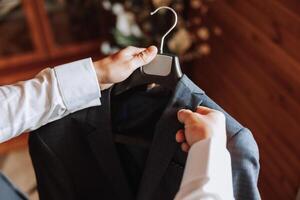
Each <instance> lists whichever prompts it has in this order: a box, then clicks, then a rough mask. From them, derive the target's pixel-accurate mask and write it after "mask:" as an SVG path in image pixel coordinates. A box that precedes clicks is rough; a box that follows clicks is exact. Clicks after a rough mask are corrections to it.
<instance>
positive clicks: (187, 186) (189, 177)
mask: <svg viewBox="0 0 300 200" xmlns="http://www.w3.org/2000/svg"><path fill="white" fill-rule="evenodd" d="M231 174H232V172H231V159H230V154H229V152H228V151H227V149H226V147H225V144H224V142H221V141H220V140H218V139H216V138H208V139H205V140H202V141H199V142H197V143H195V144H194V145H193V146H192V147H191V149H190V151H189V154H188V158H187V162H186V167H185V170H184V174H183V179H182V182H181V186H180V189H179V191H178V193H177V195H176V197H175V200H221V199H222V200H232V199H234V197H233V187H232V175H231Z"/></svg>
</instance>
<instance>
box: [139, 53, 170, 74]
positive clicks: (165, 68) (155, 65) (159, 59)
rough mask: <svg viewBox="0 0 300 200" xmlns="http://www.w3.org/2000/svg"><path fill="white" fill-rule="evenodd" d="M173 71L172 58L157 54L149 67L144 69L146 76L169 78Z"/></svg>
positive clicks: (146, 66)
mask: <svg viewBox="0 0 300 200" xmlns="http://www.w3.org/2000/svg"><path fill="white" fill-rule="evenodd" d="M171 69H172V56H168V55H161V54H157V56H156V57H155V58H154V59H153V60H152V61H151V62H150V63H149V64H147V65H145V66H143V67H142V70H143V72H144V73H145V74H149V75H156V76H167V75H168V74H170V72H171Z"/></svg>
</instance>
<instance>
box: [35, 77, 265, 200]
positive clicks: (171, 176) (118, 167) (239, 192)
mask: <svg viewBox="0 0 300 200" xmlns="http://www.w3.org/2000/svg"><path fill="white" fill-rule="evenodd" d="M174 91H175V92H174V93H173V94H171V96H170V99H169V101H168V103H167V105H166V106H165V108H164V110H163V111H162V112H161V113H162V114H161V116H160V117H159V119H158V121H156V122H155V123H156V124H155V127H149V126H152V125H151V123H150V125H148V127H147V129H148V128H153V130H154V131H153V137H152V139H151V146H150V149H149V152H148V155H147V159H146V162H145V166H144V167H143V168H142V169H141V173H142V175H141V178H140V179H139V178H138V179H137V180H139V184H138V185H136V186H135V187H136V188H135V189H136V191H134V192H132V189H131V187H132V186H130V184H129V180H128V176H127V177H126V173H125V171H126V170H125V169H124V163H125V165H126V161H127V160H125V162H123V164H122V162H121V159H120V156H121V158H122V156H124V155H123V154H122V153H121V154H120V152H118V151H117V148H116V144H115V143H114V138H115V131H113V130H116V126H118V124H113V121H112V120H111V118H112V115H117V114H118V110H116V111H114V112H112V110H111V106H113V105H111V104H112V102H113V101H112V97H111V90H107V91H105V92H103V93H102V97H101V101H102V105H101V106H98V107H93V108H88V109H85V110H83V111H79V112H77V113H74V114H71V115H69V116H67V117H65V118H63V119H61V120H58V121H55V122H53V123H50V124H48V125H46V126H44V127H42V128H40V129H39V130H37V131H35V132H34V133H32V134H31V135H30V140H29V147H30V154H31V157H32V161H33V166H34V169H35V173H36V176H37V182H38V190H39V193H40V198H41V200H44V199H56V200H57V199H58V200H59V199H72V200H73V199H97V198H100V197H101V198H102V199H139V200H151V199H164V200H167V199H173V198H174V197H175V195H176V192H177V191H178V189H179V186H180V182H181V179H182V175H183V170H184V165H185V162H186V158H187V154H185V153H184V152H182V151H181V149H180V145H178V144H177V143H176V141H175V139H174V138H175V133H176V131H177V130H178V129H180V128H182V124H180V123H179V122H178V120H177V111H178V110H179V109H181V108H189V109H192V110H195V108H196V107H197V106H198V105H202V106H207V107H210V108H213V109H217V110H220V111H222V112H224V113H225V115H226V130H227V148H228V150H229V152H230V155H231V159H232V176H233V177H232V178H233V188H234V196H235V198H236V199H237V200H248V199H249V200H256V199H260V195H259V191H258V188H257V179H258V173H259V153H258V147H257V144H256V142H255V140H254V138H253V136H252V134H251V132H250V131H249V130H248V129H247V128H245V127H243V126H242V125H241V124H239V123H238V122H237V121H236V120H235V119H233V118H232V117H231V116H230V115H228V114H227V113H226V112H225V111H224V110H222V108H220V107H219V106H218V105H217V104H216V103H215V102H214V101H212V100H211V99H210V98H209V97H208V96H207V95H206V94H205V93H204V91H203V90H201V89H200V88H198V87H197V86H196V85H195V84H194V83H193V82H192V81H190V80H189V79H188V78H187V77H186V76H185V75H184V76H183V77H182V78H181V79H180V81H179V82H178V83H177V86H176V88H175V90H174ZM142 95H144V94H142ZM156 98H157V101H158V102H159V97H156ZM124 101H126V99H124ZM147 102H148V99H147V97H146V96H145V101H143V98H141V99H140V100H139V101H137V102H135V104H136V108H137V109H140V110H139V111H140V112H141V116H142V115H143V113H146V111H147V110H149V109H154V107H149V108H148V107H146V106H145V103H147ZM136 120H137V121H139V120H140V119H136ZM133 121H134V119H133ZM141 135H143V133H141ZM130 147H131V146H130V145H129V147H128V146H127V147H126V148H127V149H129V148H130ZM132 155H133V157H136V155H137V154H136V153H133V154H132ZM127 164H128V165H129V164H131V163H129V162H127Z"/></svg>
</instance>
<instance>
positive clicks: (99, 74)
mask: <svg viewBox="0 0 300 200" xmlns="http://www.w3.org/2000/svg"><path fill="white" fill-rule="evenodd" d="M93 64H94V69H95V72H96V76H97V79H98V83H99V86H100V88H101V85H103V84H106V78H105V71H104V70H103V67H102V66H101V61H100V60H99V61H95V62H93Z"/></svg>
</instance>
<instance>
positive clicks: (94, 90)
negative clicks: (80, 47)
mask: <svg viewBox="0 0 300 200" xmlns="http://www.w3.org/2000/svg"><path fill="white" fill-rule="evenodd" d="M54 72H55V75H56V78H57V82H58V87H59V90H60V93H61V96H62V99H63V102H64V104H65V105H66V108H67V110H68V111H69V112H71V113H72V112H75V111H77V110H80V109H83V108H87V107H91V106H97V105H101V102H100V97H101V92H100V87H99V83H98V79H97V75H96V72H95V69H94V65H93V62H92V59H91V58H87V59H83V60H79V61H75V62H71V63H68V64H64V65H60V66H57V67H55V68H54Z"/></svg>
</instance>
